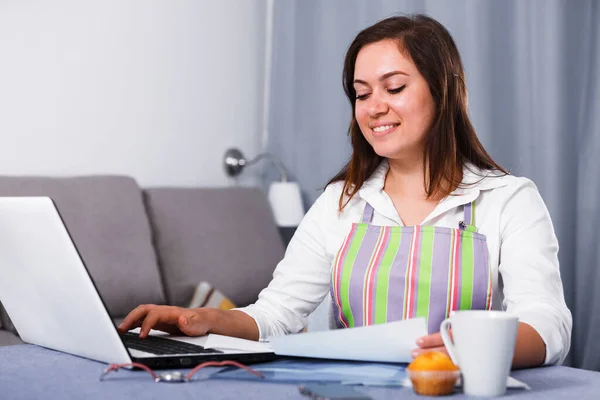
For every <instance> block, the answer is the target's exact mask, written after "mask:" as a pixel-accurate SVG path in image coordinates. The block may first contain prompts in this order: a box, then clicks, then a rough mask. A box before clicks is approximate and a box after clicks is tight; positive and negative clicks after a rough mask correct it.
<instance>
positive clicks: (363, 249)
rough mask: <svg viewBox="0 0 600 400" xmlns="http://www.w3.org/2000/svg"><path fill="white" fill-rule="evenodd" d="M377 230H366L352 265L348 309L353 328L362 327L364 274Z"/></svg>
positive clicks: (375, 241) (373, 246)
mask: <svg viewBox="0 0 600 400" xmlns="http://www.w3.org/2000/svg"><path fill="white" fill-rule="evenodd" d="M379 233H380V230H379V229H367V232H366V233H365V236H364V238H363V241H362V245H361V246H360V249H358V254H357V255H356V259H355V260H354V263H353V265H352V275H351V276H350V293H352V295H351V296H350V309H351V310H352V316H353V317H354V326H363V321H364V315H363V295H364V290H365V272H366V271H367V267H368V266H369V261H370V260H371V256H372V255H373V253H375V249H376V246H377V239H379Z"/></svg>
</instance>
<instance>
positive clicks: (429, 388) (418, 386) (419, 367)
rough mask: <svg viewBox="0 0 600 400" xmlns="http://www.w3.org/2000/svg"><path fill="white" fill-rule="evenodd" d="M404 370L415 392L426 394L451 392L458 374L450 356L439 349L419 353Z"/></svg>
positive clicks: (441, 394) (435, 394) (434, 394)
mask: <svg viewBox="0 0 600 400" xmlns="http://www.w3.org/2000/svg"><path fill="white" fill-rule="evenodd" d="M406 371H407V373H408V377H409V378H410V380H411V382H412V385H413V389H414V390H415V392H416V393H418V394H422V395H426V396H443V395H447V394H450V393H452V391H453V390H454V385H455V384H456V381H457V380H458V377H459V375H460V371H459V369H458V367H457V366H456V365H454V363H453V362H452V360H451V359H450V357H448V356H447V355H446V354H445V353H441V352H439V351H428V352H425V353H421V354H419V355H418V356H417V357H416V358H415V359H414V360H413V362H412V363H410V364H409V366H408V368H407V369H406Z"/></svg>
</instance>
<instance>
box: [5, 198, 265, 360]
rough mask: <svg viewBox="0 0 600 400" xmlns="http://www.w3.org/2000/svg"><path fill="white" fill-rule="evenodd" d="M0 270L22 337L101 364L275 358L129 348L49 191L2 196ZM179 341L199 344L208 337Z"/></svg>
mask: <svg viewBox="0 0 600 400" xmlns="http://www.w3.org/2000/svg"><path fill="white" fill-rule="evenodd" d="M0 277H1V279H0V301H1V302H2V304H3V305H4V308H5V309H6V311H7V313H8V314H9V316H10V318H11V320H12V322H13V324H14V325H15V327H16V329H17V331H18V332H19V335H20V336H21V339H22V340H23V341H25V342H28V343H32V344H36V345H40V346H43V347H47V348H51V349H54V350H58V351H62V352H65V353H70V354H74V355H78V356H81V357H85V358H89V359H93V360H97V361H102V362H106V363H119V364H121V363H122V364H125V363H130V362H131V361H132V360H135V361H138V362H143V363H145V364H147V365H151V366H153V367H157V368H160V367H176V366H190V365H194V364H197V363H199V362H202V361H208V360H219V359H229V360H238V361H241V362H248V363H249V362H259V361H266V360H270V359H273V358H275V356H274V354H273V353H272V352H271V353H265V352H258V353H254V352H248V351H239V350H235V349H219V350H220V351H219V353H218V354H191V356H192V357H191V358H190V357H182V355H181V354H179V355H176V356H172V355H168V356H162V355H152V354H149V353H147V352H140V351H136V350H133V349H131V350H128V349H127V348H126V347H125V345H124V343H123V340H122V338H121V336H120V335H119V333H118V332H117V330H116V327H115V326H114V324H113V321H112V320H111V318H110V316H109V314H108V311H107V309H106V306H105V304H104V302H103V301H102V298H101V296H100V294H99V293H98V291H97V289H96V286H95V285H94V282H93V280H92V278H91V276H90V275H89V273H88V270H87V268H86V267H85V264H84V262H83V259H82V258H81V256H80V254H79V252H78V250H77V248H76V246H75V244H74V242H73V240H72V238H71V236H70V234H69V232H68V229H67V227H66V226H65V224H64V223H63V220H62V218H61V216H60V213H59V211H58V209H57V208H56V205H55V204H54V202H53V201H52V199H51V198H49V197H0ZM179 340H181V341H185V342H188V343H193V344H198V345H203V344H204V341H205V340H206V337H204V338H179Z"/></svg>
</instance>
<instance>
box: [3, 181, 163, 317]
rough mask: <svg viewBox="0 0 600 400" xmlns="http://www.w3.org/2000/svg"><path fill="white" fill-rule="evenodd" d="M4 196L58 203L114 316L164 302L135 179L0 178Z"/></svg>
mask: <svg viewBox="0 0 600 400" xmlns="http://www.w3.org/2000/svg"><path fill="white" fill-rule="evenodd" d="M0 196H50V197H51V198H53V199H54V201H55V203H56V205H57V208H58V209H59V211H60V213H61V216H62V218H63V220H64V222H65V224H66V225H67V227H68V229H69V232H70V233H71V237H72V238H73V241H74V242H75V243H76V245H77V248H78V250H79V252H80V254H81V257H82V258H83V260H84V262H85V264H86V266H87V268H88V270H89V272H90V275H91V276H92V278H93V279H94V282H95V283H96V286H97V288H98V290H99V292H100V294H101V295H102V298H103V300H104V302H105V304H106V306H107V308H108V311H109V313H110V314H111V315H112V316H124V315H126V314H127V313H128V312H129V311H130V310H131V309H132V308H133V307H136V306H137V305H139V304H141V303H164V292H163V288H162V283H161V281H160V273H159V270H158V265H157V262H156V255H155V253H154V249H153V247H152V237H151V232H150V225H149V223H148V218H147V216H146V212H145V210H144V202H143V198H142V192H141V190H140V188H139V186H138V185H137V183H136V182H135V180H133V179H132V178H129V177H123V176H86V177H73V178H50V177H41V178H38V177H6V176H4V177H2V176H0ZM0 246H1V244H0ZM0 279H2V277H0ZM65 290H68V288H65ZM3 319H4V321H3V324H4V325H5V326H7V321H6V315H4V318H3Z"/></svg>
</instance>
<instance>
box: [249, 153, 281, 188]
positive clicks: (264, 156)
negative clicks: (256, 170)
mask: <svg viewBox="0 0 600 400" xmlns="http://www.w3.org/2000/svg"><path fill="white" fill-rule="evenodd" d="M262 159H268V160H271V161H273V164H275V166H276V167H277V168H278V169H279V172H280V173H281V181H282V182H287V180H288V173H287V170H286V169H285V167H284V166H283V163H282V162H281V160H280V159H279V158H277V157H275V156H274V155H273V154H270V153H261V154H259V155H258V156H256V157H255V158H254V159H252V160H250V161H246V166H248V165H252V164H256V163H257V162H258V161H260V160H262Z"/></svg>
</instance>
